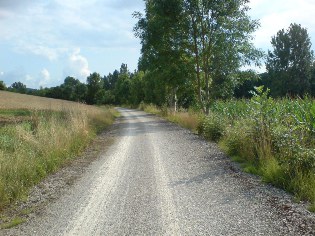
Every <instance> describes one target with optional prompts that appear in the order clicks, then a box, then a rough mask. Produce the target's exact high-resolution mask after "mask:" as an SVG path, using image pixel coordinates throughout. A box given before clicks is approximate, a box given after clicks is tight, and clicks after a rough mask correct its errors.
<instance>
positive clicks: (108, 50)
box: [0, 0, 315, 88]
mask: <svg viewBox="0 0 315 236" xmlns="http://www.w3.org/2000/svg"><path fill="white" fill-rule="evenodd" d="M250 7H251V8H252V10H251V11H250V15H251V16H252V18H254V19H260V22H261V27H260V29H259V30H258V31H257V32H256V34H255V35H256V39H255V41H254V43H255V45H256V46H257V47H259V48H262V49H264V50H267V49H268V48H270V40H271V36H273V35H275V34H276V33H277V31H278V30H280V29H282V28H288V27H289V25H290V23H293V22H295V23H300V24H301V25H302V26H303V27H306V28H307V29H308V32H309V34H310V36H311V39H312V42H313V43H314V40H315V21H314V20H313V14H314V12H315V4H314V0H299V1H296V0H251V1H250ZM143 9H144V2H143V1H142V0H0V30H1V34H0V80H3V81H4V82H5V83H6V85H8V86H10V85H11V84H12V83H13V82H15V81H21V82H23V83H24V84H26V85H27V86H28V87H31V88H39V87H40V86H43V87H51V86H56V85H59V84H61V83H63V80H64V78H65V77H66V76H68V75H69V76H74V77H76V78H78V79H80V80H81V81H82V82H85V81H86V77H87V76H88V75H89V74H90V73H92V72H94V71H96V72H99V73H100V74H101V75H107V74H108V73H109V72H113V71H114V69H119V67H120V65H121V63H126V64H128V67H129V69H130V70H131V71H133V70H135V69H136V67H137V62H138V58H139V56H140V47H141V46H140V43H139V40H138V39H136V38H135V37H134V35H133V31H132V29H133V26H134V24H135V23H136V20H135V19H133V18H132V12H134V11H143ZM314 44H315V43H314ZM262 70H263V68H262Z"/></svg>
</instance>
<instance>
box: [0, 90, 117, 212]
mask: <svg viewBox="0 0 315 236" xmlns="http://www.w3.org/2000/svg"><path fill="white" fill-rule="evenodd" d="M0 100H1V107H0V209H1V208H3V207H5V206H7V205H8V204H10V203H13V202H14V201H16V200H17V199H23V198H24V197H26V196H27V193H28V190H29V188H30V187H32V186H33V185H34V184H36V183H38V182H39V181H40V180H41V179H43V178H44V177H45V176H47V175H48V174H50V173H53V172H54V171H56V170H57V169H58V168H60V167H61V166H63V165H65V164H67V162H69V161H70V160H71V159H73V158H75V157H76V156H77V155H78V154H79V153H80V152H81V151H82V150H83V149H84V148H85V147H86V146H87V145H88V144H89V143H90V141H91V140H92V139H93V138H94V137H95V136H96V134H97V132H100V131H101V130H102V129H104V128H105V127H107V126H108V125H110V124H112V122H113V120H114V116H115V113H116V112H115V111H114V109H111V108H106V107H94V106H87V105H83V104H78V103H73V102H66V101H61V100H54V99H48V98H40V97H33V96H29V95H21V94H14V93H9V92H1V91H0ZM2 101H4V102H2Z"/></svg>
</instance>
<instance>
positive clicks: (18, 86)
mask: <svg viewBox="0 0 315 236" xmlns="http://www.w3.org/2000/svg"><path fill="white" fill-rule="evenodd" d="M10 90H12V91H13V92H18V93H26V85H24V84H23V83H22V82H14V83H13V84H12V85H11V86H10Z"/></svg>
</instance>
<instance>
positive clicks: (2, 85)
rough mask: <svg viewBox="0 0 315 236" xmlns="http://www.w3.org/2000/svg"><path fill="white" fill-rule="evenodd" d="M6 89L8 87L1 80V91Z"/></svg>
mask: <svg viewBox="0 0 315 236" xmlns="http://www.w3.org/2000/svg"><path fill="white" fill-rule="evenodd" d="M6 89H7V86H6V85H5V83H4V82H3V81H2V80H0V90H6Z"/></svg>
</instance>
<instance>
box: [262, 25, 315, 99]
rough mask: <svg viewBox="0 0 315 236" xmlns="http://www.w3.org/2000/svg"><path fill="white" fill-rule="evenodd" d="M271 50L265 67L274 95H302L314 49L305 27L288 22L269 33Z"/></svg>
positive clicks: (307, 82) (306, 89) (307, 90)
mask: <svg viewBox="0 0 315 236" xmlns="http://www.w3.org/2000/svg"><path fill="white" fill-rule="evenodd" d="M271 44H272V46H273V51H269V52H268V58H267V65H266V68H267V71H268V75H269V77H270V79H271V93H272V95H274V96H285V95H289V96H303V95H304V94H305V93H309V92H310V88H311V87H310V86H311V85H310V83H311V76H312V75H311V73H312V71H311V70H312V62H313V51H312V50H311V46H312V44H311V40H310V37H309V35H308V33H307V30H306V29H305V28H302V27H301V25H298V24H291V25H290V27H289V28H288V29H287V30H286V31H285V30H284V29H282V30H280V31H278V33H277V35H276V36H274V37H272V39H271Z"/></svg>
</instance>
